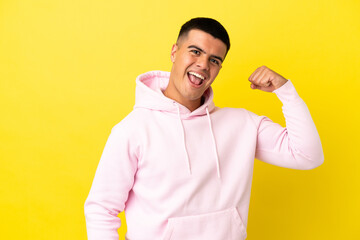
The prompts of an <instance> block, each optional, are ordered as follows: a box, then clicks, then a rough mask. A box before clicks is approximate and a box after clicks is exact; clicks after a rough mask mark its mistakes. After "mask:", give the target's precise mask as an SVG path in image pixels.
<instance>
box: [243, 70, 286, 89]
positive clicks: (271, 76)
mask: <svg viewBox="0 0 360 240" xmlns="http://www.w3.org/2000/svg"><path fill="white" fill-rule="evenodd" d="M249 81H250V82H251V86H250V87H251V88H252V89H259V90H262V91H265V92H272V91H274V90H275V89H278V88H279V87H281V86H282V85H284V84H285V83H286V82H287V81H288V80H287V79H286V78H284V77H283V76H281V75H280V74H278V73H276V72H274V71H273V70H271V69H269V68H268V67H266V66H261V67H259V68H257V69H256V70H255V71H254V72H253V73H252V74H251V76H250V77H249Z"/></svg>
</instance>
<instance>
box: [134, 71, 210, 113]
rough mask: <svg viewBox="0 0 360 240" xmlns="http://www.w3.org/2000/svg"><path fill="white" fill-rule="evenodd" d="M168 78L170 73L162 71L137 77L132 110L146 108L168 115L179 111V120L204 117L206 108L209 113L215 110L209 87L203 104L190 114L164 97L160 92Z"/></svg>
mask: <svg viewBox="0 0 360 240" xmlns="http://www.w3.org/2000/svg"><path fill="white" fill-rule="evenodd" d="M169 78H170V72H164V71H151V72H147V73H144V74H141V75H139V76H138V77H137V79H136V97H135V106H134V108H146V109H150V110H155V111H163V112H167V113H170V114H178V111H179V112H180V116H181V119H187V118H192V117H196V116H202V115H206V108H207V109H208V111H209V112H211V111H212V110H213V109H214V108H215V105H214V102H213V96H214V95H213V91H212V88H211V87H209V88H208V89H207V90H206V91H205V93H204V95H203V97H205V101H204V103H203V104H202V105H201V106H200V107H198V108H197V109H195V110H194V111H192V112H191V111H190V110H189V109H188V108H186V107H185V106H183V105H181V104H180V103H177V102H176V101H175V100H173V99H170V98H168V97H166V96H165V95H164V94H163V92H162V91H164V90H165V89H166V87H167V85H168V84H169Z"/></svg>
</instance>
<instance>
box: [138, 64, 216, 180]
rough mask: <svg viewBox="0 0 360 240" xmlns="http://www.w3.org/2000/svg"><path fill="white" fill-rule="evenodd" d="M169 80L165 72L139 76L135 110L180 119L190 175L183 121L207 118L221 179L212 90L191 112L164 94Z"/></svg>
mask: <svg viewBox="0 0 360 240" xmlns="http://www.w3.org/2000/svg"><path fill="white" fill-rule="evenodd" d="M169 78H170V73H169V72H163V71H151V72H147V73H144V74H141V75H139V76H138V77H137V79H136V98H135V106H134V108H146V109H150V110H154V111H162V112H165V113H168V114H173V115H174V116H177V117H178V119H179V131H180V132H181V136H182V139H183V149H184V159H185V161H186V165H187V168H188V171H189V174H191V162H190V160H191V159H190V157H189V153H188V150H187V148H186V134H185V129H184V125H183V122H182V120H183V119H191V118H194V117H197V116H206V117H207V119H208V125H209V131H210V134H211V136H212V143H213V150H214V151H213V152H214V156H215V157H214V159H215V164H216V169H217V175H218V177H219V178H220V163H219V157H218V152H217V146H216V141H215V136H214V132H213V129H212V123H211V117H210V112H211V111H212V110H213V109H214V108H215V105H214V102H213V96H214V94H213V91H212V88H211V87H209V88H208V89H207V90H206V91H205V92H204V95H203V97H204V98H205V100H204V103H203V104H202V105H201V106H200V107H198V108H197V109H195V110H194V111H192V112H191V111H190V110H189V109H188V108H186V107H185V106H183V105H181V104H179V103H177V102H176V101H175V100H173V99H170V98H168V97H166V96H165V95H164V94H163V92H162V91H164V90H165V89H166V87H167V85H168V84H169Z"/></svg>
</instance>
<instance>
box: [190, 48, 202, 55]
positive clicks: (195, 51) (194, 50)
mask: <svg viewBox="0 0 360 240" xmlns="http://www.w3.org/2000/svg"><path fill="white" fill-rule="evenodd" d="M190 52H192V53H194V54H195V55H199V54H200V51H198V50H196V49H192V50H191V51H190Z"/></svg>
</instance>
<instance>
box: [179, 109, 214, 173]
mask: <svg viewBox="0 0 360 240" xmlns="http://www.w3.org/2000/svg"><path fill="white" fill-rule="evenodd" d="M176 106H177V112H178V117H179V123H180V127H181V130H182V131H181V133H182V137H183V143H184V144H183V146H184V152H185V156H186V165H187V167H188V169H189V174H191V166H190V159H189V153H188V151H187V149H186V141H185V130H184V125H183V123H182V121H181V115H180V107H179V106H178V105H176ZM206 115H207V117H208V122H209V129H210V133H211V137H212V142H213V147H214V152H215V161H216V169H217V176H218V178H220V164H219V157H218V152H217V148H216V142H215V136H214V132H213V129H212V125H211V118H210V114H209V110H208V108H207V107H206Z"/></svg>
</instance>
